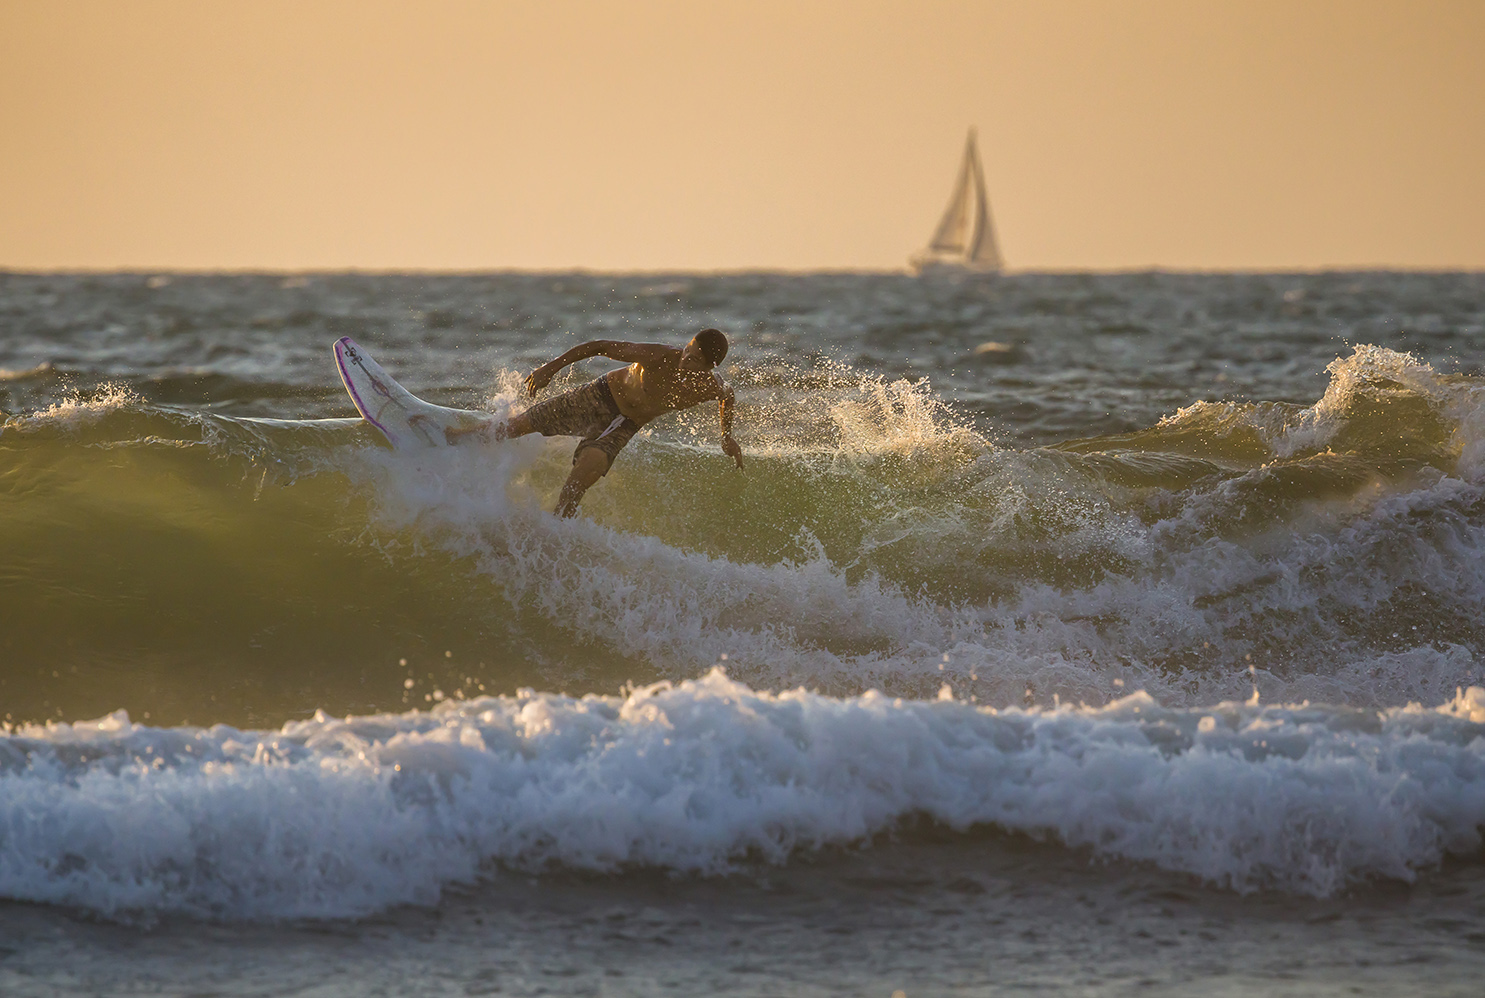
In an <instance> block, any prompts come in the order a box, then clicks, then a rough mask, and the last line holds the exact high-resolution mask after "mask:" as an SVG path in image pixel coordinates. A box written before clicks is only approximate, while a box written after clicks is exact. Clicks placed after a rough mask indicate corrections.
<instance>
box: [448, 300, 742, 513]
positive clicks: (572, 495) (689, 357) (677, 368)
mask: <svg viewBox="0 0 1485 998" xmlns="http://www.w3.org/2000/svg"><path fill="white" fill-rule="evenodd" d="M725 356H727V337H726V336H724V335H723V334H722V332H721V330H718V329H703V330H702V331H701V332H699V333H697V334H696V335H695V336H694V337H692V338H691V341H690V342H689V343H687V344H686V345H685V346H684V347H680V348H677V347H668V346H663V345H661V344H659V343H627V342H624V341H623V340H592V341H590V342H587V343H583V344H581V345H580V346H575V347H573V348H572V349H571V350H569V351H567V352H566V353H564V354H563V355H562V356H560V357H558V358H557V359H556V360H553V361H549V362H548V363H545V364H543V365H542V366H541V367H538V368H537V369H536V370H534V371H532V372H531V376H530V377H528V378H527V379H526V390H527V391H529V392H530V393H531V394H532V395H533V396H535V395H536V393H537V392H539V391H541V390H542V389H543V388H545V387H546V386H547V385H548V384H549V383H550V382H551V380H552V378H553V377H555V376H556V374H557V372H558V371H560V370H562V369H563V368H564V367H566V366H567V365H568V364H572V363H576V362H577V361H580V360H584V359H586V358H588V357H608V358H609V359H611V360H617V361H622V362H624V363H627V364H628V365H629V366H628V367H622V368H620V369H619V370H617V371H610V372H609V373H608V374H605V375H604V376H603V377H601V378H598V379H597V380H595V381H590V382H588V383H587V384H586V385H583V386H582V387H581V388H574V389H573V390H572V391H570V392H566V393H564V394H562V395H558V396H557V397H556V398H550V399H547V400H546V401H545V402H538V403H537V404H536V405H533V406H532V407H531V408H529V409H527V410H526V411H525V412H523V413H521V414H520V415H519V416H513V417H511V418H510V419H508V420H506V421H505V422H504V423H500V424H496V425H493V426H492V425H490V424H488V423H487V424H485V425H484V426H472V427H464V428H461V427H451V428H449V429H448V430H445V431H444V433H445V435H446V436H447V437H448V440H449V443H455V442H456V441H457V440H458V438H460V437H463V436H467V435H468V434H470V433H478V434H480V435H481V436H489V437H492V438H493V439H495V440H504V439H505V438H507V437H521V436H525V435H526V434H528V433H540V434H541V435H542V436H544V437H557V436H567V437H582V438H583V439H582V441H581V442H580V443H579V444H578V445H577V450H575V451H573V453H572V474H570V475H568V476H567V483H566V484H565V485H563V486H562V493H561V494H560V495H559V496H558V497H557V509H556V513H557V514H558V515H559V516H572V515H574V514H575V513H576V512H577V507H578V503H579V502H580V501H582V498H583V493H584V492H587V491H588V489H589V488H590V487H591V486H592V485H593V484H594V483H595V482H597V481H598V479H600V478H602V477H603V476H604V475H606V474H608V469H609V468H610V467H612V466H613V463H614V458H615V457H617V456H618V454H619V451H621V450H623V449H624V445H625V444H627V443H628V442H629V439H630V438H631V437H633V436H634V434H636V433H637V432H639V428H640V427H641V426H644V425H645V424H646V423H648V422H649V421H650V420H652V419H654V418H655V417H656V416H663V415H664V414H665V413H667V412H674V411H676V410H677V409H689V408H691V407H692V406H693V405H698V404H700V403H702V402H706V401H708V400H710V399H718V400H719V401H720V402H721V407H720V417H721V421H722V452H723V453H724V454H726V455H727V456H728V457H730V458H732V460H734V461H736V462H737V466H738V467H739V468H741V467H742V465H743V460H742V448H741V447H739V446H738V445H737V441H736V440H734V439H732V414H733V407H734V402H733V398H732V389H731V388H729V387H728V386H727V383H726V382H724V381H723V380H722V379H721V378H720V377H718V376H717V373H716V371H715V368H716V366H717V365H718V364H720V363H722V358H723V357H725Z"/></svg>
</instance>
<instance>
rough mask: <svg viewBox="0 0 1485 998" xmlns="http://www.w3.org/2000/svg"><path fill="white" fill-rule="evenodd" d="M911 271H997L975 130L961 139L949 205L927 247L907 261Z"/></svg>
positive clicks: (998, 261) (997, 256)
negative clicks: (961, 152) (960, 159)
mask: <svg viewBox="0 0 1485 998" xmlns="http://www.w3.org/2000/svg"><path fill="white" fill-rule="evenodd" d="M908 262H909V263H910V264H911V266H912V268H913V271H914V272H915V273H918V274H922V273H928V272H936V273H942V272H966V271H967V272H976V273H990V274H997V273H999V272H1000V270H1001V267H1002V266H1003V263H1002V261H1001V259H1000V248H999V247H998V246H996V244H995V226H994V225H992V224H991V222H990V200H989V198H987V197H986V196H985V174H984V171H983V170H981V169H980V152H979V149H977V148H976V147H975V130H974V129H973V128H971V129H970V130H969V138H968V139H967V140H965V143H964V161H963V162H962V163H960V165H959V177H958V179H957V180H955V181H954V193H953V194H952V195H951V196H950V197H949V207H948V208H946V209H945V210H944V217H943V218H941V219H939V223H938V228H936V229H934V230H933V238H932V239H930V240H929V242H928V248H927V249H925V250H923V251H922V252H920V253H917V254H915V255H914V256H913V257H912V258H911V259H910V260H909V261H908Z"/></svg>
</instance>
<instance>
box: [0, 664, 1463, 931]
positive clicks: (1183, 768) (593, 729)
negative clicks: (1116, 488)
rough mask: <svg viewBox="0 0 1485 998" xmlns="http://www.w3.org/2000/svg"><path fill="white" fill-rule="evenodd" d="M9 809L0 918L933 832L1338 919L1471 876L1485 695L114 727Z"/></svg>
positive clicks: (319, 909)
mask: <svg viewBox="0 0 1485 998" xmlns="http://www.w3.org/2000/svg"><path fill="white" fill-rule="evenodd" d="M0 799H3V801H4V807H3V809H0V894H3V895H4V896H5V897H8V898H13V899H20V900H30V901H43V902H54V903H64V904H70V905H78V906H82V907H84V908H87V909H89V910H92V911H96V912H100V913H104V914H108V915H127V914H130V913H135V914H138V913H145V914H148V913H159V912H173V911H180V912H196V913H204V914H210V915H213V916H216V917H221V918H228V919H239V918H246V919H254V918H285V917H301V916H307V917H334V916H348V915H358V914H364V913H367V912H372V911H376V910H380V909H383V908H385V907H387V906H389V905H394V904H398V903H405V902H428V901H432V900H433V899H435V898H436V897H437V896H438V893H439V891H440V890H441V889H442V888H443V887H445V886H447V885H449V884H451V883H454V882H464V881H469V880H471V879H473V878H476V877H478V876H479V875H480V873H481V871H482V870H483V869H485V868H486V866H487V864H489V863H491V862H498V863H502V864H509V865H514V866H516V867H520V868H540V867H542V866H543V865H544V864H558V865H560V866H563V867H568V868H576V869H588V870H614V869H618V868H624V867H627V866H631V865H641V866H647V867H658V868H663V869H668V870H675V871H687V872H695V873H701V874H713V873H719V872H723V871H727V870H731V869H735V867H736V865H737V864H738V863H739V862H740V861H743V860H745V859H747V858H748V857H752V858H754V859H762V860H766V861H769V862H783V861H785V860H786V859H787V858H788V857H789V856H790V855H792V854H793V853H794V852H795V851H797V850H800V849H811V848H815V847H818V846H822V845H825V844H830V843H849V842H856V841H860V840H861V839H863V838H864V837H869V836H871V835H873V834H874V833H878V832H881V831H883V830H886V829H889V828H891V827H892V826H893V825H894V824H895V823H896V822H898V821H900V820H902V819H905V818H907V817H909V816H912V815H920V814H921V815H927V816H929V817H931V818H933V819H934V820H936V821H939V822H942V823H944V824H945V825H948V826H950V827H953V828H958V829H963V828H967V827H969V826H971V825H974V824H977V823H983V822H993V823H995V824H996V825H998V826H1000V827H1002V828H1006V829H1013V830H1019V831H1023V832H1027V833H1031V834H1033V835H1038V836H1051V837H1054V838H1056V839H1059V840H1061V841H1062V842H1065V843H1067V844H1069V845H1074V846H1084V847H1088V848H1090V849H1092V850H1093V851H1094V852H1095V853H1096V854H1098V855H1101V856H1105V857H1110V858H1114V857H1120V858H1126V859H1133V860H1141V861H1147V862H1151V863H1155V864H1158V865H1159V866H1162V867H1165V868H1168V869H1171V870H1179V871H1186V872H1189V873H1192V874H1195V875H1197V876H1199V877H1202V878H1204V879H1206V880H1208V881H1211V882H1213V883H1216V884H1221V885H1226V886H1229V887H1233V888H1236V889H1239V890H1248V889H1253V888H1260V887H1272V888H1279V889H1283V890H1290V891H1299V892H1304V893H1309V894H1317V895H1324V894H1329V893H1333V892H1335V891H1336V890H1338V889H1340V888H1342V887H1343V886H1344V885H1346V884H1348V883H1352V882H1354V881H1356V880H1357V879H1358V878H1363V877H1368V876H1382V877H1395V878H1401V879H1404V880H1407V879H1411V878H1412V877H1413V876H1414V875H1415V873H1416V871H1417V870H1418V869H1419V868H1421V867H1424V866H1427V865H1429V864H1433V863H1436V862H1438V861H1439V859H1440V858H1441V857H1442V856H1443V855H1444V854H1445V853H1447V852H1451V851H1454V852H1469V851H1471V850H1475V849H1478V848H1479V845H1480V831H1481V826H1482V823H1485V689H1479V688H1472V689H1470V690H1468V691H1466V692H1464V693H1461V694H1459V695H1458V696H1456V697H1455V698H1454V699H1452V700H1451V701H1450V702H1448V703H1446V704H1445V705H1443V706H1442V707H1440V708H1438V709H1436V710H1424V709H1422V708H1419V707H1416V706H1413V707H1408V708H1401V709H1392V710H1388V711H1383V712H1380V713H1379V712H1369V711H1358V710H1349V709H1344V708H1321V707H1310V706H1307V705H1306V706H1288V707H1283V706H1269V707H1261V706H1257V705H1253V704H1247V705H1242V704H1237V703H1225V704H1222V705H1219V706H1217V707H1213V708H1210V709H1194V710H1169V709H1165V708H1162V707H1160V706H1159V705H1158V704H1156V702H1155V701H1154V700H1153V699H1152V698H1150V697H1149V696H1147V695H1145V694H1136V695H1134V696H1130V697H1126V698H1124V699H1122V700H1120V701H1117V702H1116V703H1113V704H1111V705H1109V706H1107V707H1104V708H1073V707H1062V708H1059V709H1054V710H1031V711H1022V710H1019V709H1011V710H1006V711H1000V712H997V711H994V710H991V709H987V708H979V707H976V706H973V705H970V704H967V703H964V702H955V701H953V700H946V699H939V700H934V701H901V700H893V699H889V698H888V697H885V696H882V695H881V694H878V693H867V694H865V695H863V696H860V697H853V698H844V699H840V698H831V697H826V696H820V695H816V694H811V693H807V692H804V691H794V692H789V693H783V694H779V695H772V694H767V693H759V692H756V691H754V690H751V689H749V688H747V687H746V686H744V685H742V684H739V683H737V682H734V681H732V680H730V679H728V678H727V677H725V676H724V675H723V674H722V673H721V672H720V671H714V672H712V673H710V674H708V675H706V676H705V677H703V678H701V679H698V680H695V681H691V682H685V683H681V684H680V685H678V686H675V687H671V686H669V685H668V684H660V685H657V686H654V687H650V688H647V689H642V690H636V691H634V692H632V693H631V694H630V695H628V696H626V697H600V696H586V697H583V698H582V699H573V698H570V697H565V696H558V695H553V694H535V693H531V692H529V691H528V692H523V693H522V694H521V695H519V696H516V697H500V698H489V697H485V698H480V699H478V700H472V701H467V702H465V701H460V702H446V703H444V704H440V705H439V706H437V707H435V708H434V709H433V710H432V711H430V712H427V713H422V712H409V713H406V714H401V715H390V714H388V715H377V716H369V717H359V718H346V719H345V720H335V719H331V718H327V717H324V716H323V715H320V716H317V717H316V718H315V719H313V720H310V721H303V722H295V723H291V724H288V725H285V726H284V728H283V729H282V730H281V731H278V732H245V731H238V730H235V729H231V728H227V727H220V726H219V727H216V728H212V729H210V730H202V729H195V728H180V729H169V730H161V729H154V728H148V727H144V726H142V725H137V724H133V723H131V722H129V720H128V719H127V717H125V716H124V715H123V714H122V713H120V714H115V715H112V716H110V717H107V718H104V719H102V720H101V721H97V722H91V723H81V724H73V725H49V726H47V727H46V728H36V727H31V728H25V729H21V730H17V731H15V732H12V733H10V734H9V735H7V736H5V737H3V738H0Z"/></svg>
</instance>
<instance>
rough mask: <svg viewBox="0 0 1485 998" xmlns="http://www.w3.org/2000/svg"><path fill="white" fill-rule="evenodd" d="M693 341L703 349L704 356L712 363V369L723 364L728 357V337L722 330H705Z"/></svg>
mask: <svg viewBox="0 0 1485 998" xmlns="http://www.w3.org/2000/svg"><path fill="white" fill-rule="evenodd" d="M691 339H692V341H693V342H694V343H695V344H696V345H697V346H699V347H701V352H702V354H703V355H705V357H706V359H707V360H709V361H711V365H712V367H716V366H717V365H718V364H720V363H722V358H723V357H725V356H727V337H726V336H724V335H723V334H722V330H720V329H703V330H702V331H701V332H699V333H697V334H696V335H695V336H693V337H691Z"/></svg>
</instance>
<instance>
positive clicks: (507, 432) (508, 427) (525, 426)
mask: <svg viewBox="0 0 1485 998" xmlns="http://www.w3.org/2000/svg"><path fill="white" fill-rule="evenodd" d="M535 429H536V427H534V426H532V425H531V420H529V419H527V418H526V414H525V413H524V412H523V413H521V414H520V415H519V416H512V417H511V418H510V419H507V420H506V421H505V422H503V423H500V422H496V421H495V420H493V419H492V420H489V421H488V422H484V423H476V424H475V425H474V426H450V427H449V428H448V429H446V430H444V431H443V436H444V439H445V440H447V441H448V442H449V443H451V444H452V443H458V442H459V438H461V437H467V436H469V435H470V434H471V433H478V434H479V435H480V439H481V440H508V439H510V438H511V437H524V436H525V435H526V434H528V433H530V432H532V431H533V430H535Z"/></svg>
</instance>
